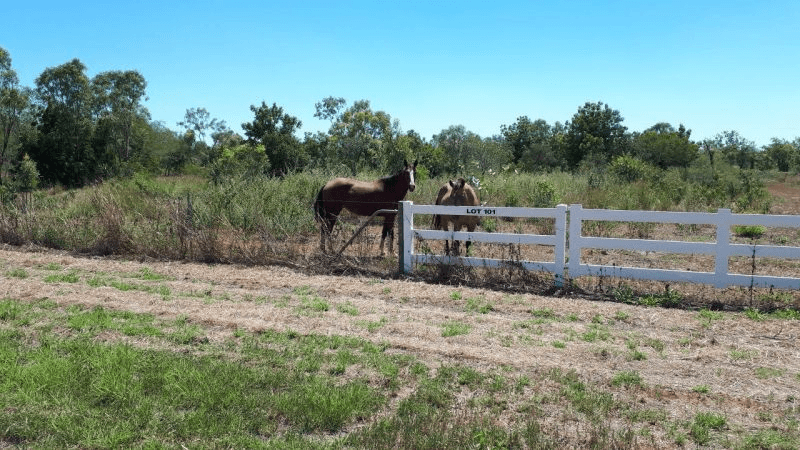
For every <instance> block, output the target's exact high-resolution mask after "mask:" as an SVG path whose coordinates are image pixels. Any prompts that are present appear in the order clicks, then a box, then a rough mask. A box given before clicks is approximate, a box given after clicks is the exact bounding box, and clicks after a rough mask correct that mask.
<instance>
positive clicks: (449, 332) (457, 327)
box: [442, 321, 472, 337]
mask: <svg viewBox="0 0 800 450" xmlns="http://www.w3.org/2000/svg"><path fill="white" fill-rule="evenodd" d="M471 329H472V327H471V326H469V324H466V323H462V322H458V321H450V322H447V323H445V324H443V325H442V337H453V336H459V335H462V334H469V332H470V330H471Z"/></svg>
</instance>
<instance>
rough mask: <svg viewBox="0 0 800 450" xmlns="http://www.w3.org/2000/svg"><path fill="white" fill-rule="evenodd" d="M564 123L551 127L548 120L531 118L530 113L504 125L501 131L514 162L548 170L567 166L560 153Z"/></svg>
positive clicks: (520, 165) (522, 166) (534, 169)
mask: <svg viewBox="0 0 800 450" xmlns="http://www.w3.org/2000/svg"><path fill="white" fill-rule="evenodd" d="M561 128H562V125H560V124H558V123H557V124H556V125H555V126H550V125H549V124H548V123H547V121H546V120H544V119H537V120H535V121H531V120H530V119H529V118H528V116H521V117H519V118H517V121H516V123H513V124H511V125H503V126H501V128H500V131H501V133H502V135H503V138H504V140H505V142H506V143H507V144H508V145H509V146H510V147H511V152H512V155H513V162H514V164H516V165H517V166H518V167H520V168H522V169H524V170H527V171H537V170H547V169H552V168H556V167H560V166H563V165H564V161H563V156H562V155H561V151H560V150H561V147H562V146H561V145H559V144H560V136H561V135H560V134H559V133H560V132H561V131H562V130H561Z"/></svg>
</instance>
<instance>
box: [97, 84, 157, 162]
mask: <svg viewBox="0 0 800 450" xmlns="http://www.w3.org/2000/svg"><path fill="white" fill-rule="evenodd" d="M92 89H93V91H94V101H95V114H96V115H97V118H98V122H106V123H107V125H108V129H109V133H108V134H109V140H108V142H107V143H106V145H107V146H109V147H111V148H112V149H113V151H114V152H115V153H116V156H117V157H118V158H119V160H121V161H128V160H129V159H130V158H131V148H132V146H133V144H132V142H131V140H132V139H133V125H134V122H135V119H136V118H137V117H144V118H149V113H148V112H147V110H146V109H145V108H144V107H143V106H142V104H141V102H142V100H147V97H146V89H147V82H146V81H145V79H144V76H142V74H140V73H139V72H137V71H135V70H128V71H109V72H103V73H100V74H98V75H97V76H95V77H94V78H93V79H92Z"/></svg>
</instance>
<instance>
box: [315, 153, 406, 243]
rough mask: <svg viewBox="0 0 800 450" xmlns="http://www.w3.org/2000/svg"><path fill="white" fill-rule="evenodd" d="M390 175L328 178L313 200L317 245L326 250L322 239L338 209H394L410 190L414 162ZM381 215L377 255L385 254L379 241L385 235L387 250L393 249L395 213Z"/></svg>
mask: <svg viewBox="0 0 800 450" xmlns="http://www.w3.org/2000/svg"><path fill="white" fill-rule="evenodd" d="M403 164H404V166H405V167H403V169H402V170H401V171H399V172H397V173H396V174H394V175H391V176H387V177H383V178H381V179H379V180H375V181H359V180H354V179H351V178H335V179H333V180H331V181H329V182H328V183H327V184H325V186H323V187H322V189H320V190H319V194H317V199H316V200H315V201H314V213H315V214H314V215H315V217H316V219H317V221H318V222H320V234H321V237H320V248H321V249H322V251H323V252H326V251H327V249H326V246H325V241H326V238H328V237H330V234H331V231H333V226H334V225H336V220H337V219H338V218H339V213H341V211H342V209H346V210H348V211H350V212H352V213H354V214H357V215H359V216H369V215H372V213H374V212H375V211H377V210H379V209H397V206H398V205H397V202H399V201H401V200H403V199H404V198H405V196H406V193H407V192H414V188H415V187H416V185H415V184H414V172H415V171H416V169H417V161H414V164H408V161H403ZM379 215H380V216H382V217H383V231H382V232H381V256H383V255H385V253H384V250H383V244H384V241H385V240H386V236H389V251H390V252H393V251H394V250H393V248H394V218H395V216H396V215H397V214H396V213H380V214H379Z"/></svg>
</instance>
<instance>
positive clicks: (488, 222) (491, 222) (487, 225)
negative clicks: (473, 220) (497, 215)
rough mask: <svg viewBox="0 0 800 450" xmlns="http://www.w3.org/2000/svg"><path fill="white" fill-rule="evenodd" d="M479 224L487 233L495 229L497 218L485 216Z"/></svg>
mask: <svg viewBox="0 0 800 450" xmlns="http://www.w3.org/2000/svg"><path fill="white" fill-rule="evenodd" d="M481 226H482V227H483V229H484V230H485V231H486V232H487V233H494V232H495V231H497V220H496V219H493V218H491V217H488V218H485V219H483V220H482V221H481Z"/></svg>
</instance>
